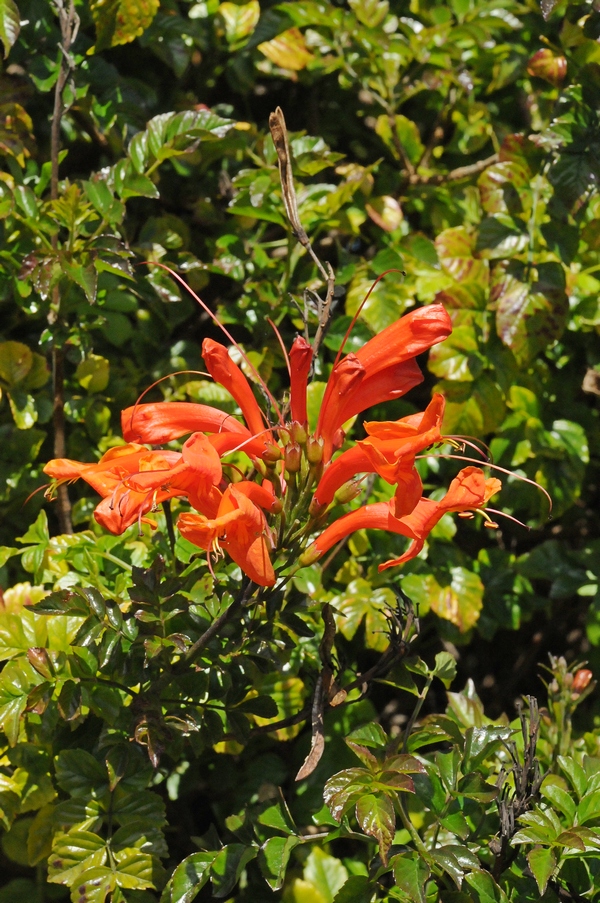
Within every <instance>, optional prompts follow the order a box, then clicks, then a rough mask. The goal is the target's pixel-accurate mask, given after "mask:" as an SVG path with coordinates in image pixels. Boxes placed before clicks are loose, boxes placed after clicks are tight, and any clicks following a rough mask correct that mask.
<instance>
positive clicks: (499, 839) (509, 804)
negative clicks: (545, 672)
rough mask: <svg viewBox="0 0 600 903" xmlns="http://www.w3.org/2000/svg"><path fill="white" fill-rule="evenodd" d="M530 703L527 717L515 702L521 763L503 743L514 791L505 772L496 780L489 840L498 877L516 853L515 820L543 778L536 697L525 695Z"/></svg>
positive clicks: (512, 746) (513, 746) (512, 745)
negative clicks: (494, 829) (495, 828)
mask: <svg viewBox="0 0 600 903" xmlns="http://www.w3.org/2000/svg"><path fill="white" fill-rule="evenodd" d="M527 701H528V703H529V718H527V716H526V715H525V713H524V712H523V710H522V704H521V703H519V704H518V705H517V710H518V713H519V719H520V721H521V733H522V735H523V762H522V763H521V761H520V759H519V756H518V754H517V747H516V744H515V743H514V742H512V741H511V742H508V743H507V742H505V744H504V745H505V746H506V748H507V750H508V752H509V754H510V757H511V759H512V761H513V766H512V769H511V771H512V774H513V779H514V786H515V789H514V792H513V793H512V794H510V791H508V790H507V786H506V784H505V781H506V777H507V774H506V772H505V771H504V770H503V771H502V772H501V773H500V775H499V776H498V781H497V782H496V784H497V786H498V787H501V788H502V792H501V794H500V797H499V799H498V814H499V816H500V831H499V834H498V835H497V836H496V837H494V838H493V839H492V841H491V842H490V850H491V851H492V853H493V854H494V856H495V860H494V865H493V868H492V875H493V877H494V878H495V879H496V880H497V879H498V878H499V877H500V875H501V874H502V872H504V871H505V870H506V869H507V868H508V866H509V865H510V864H511V862H512V861H513V859H514V858H515V857H516V855H517V853H518V849H515V848H512V847H511V845H510V841H511V839H512V837H513V835H514V834H515V832H516V831H517V828H518V825H517V820H518V818H519V816H521V815H523V814H524V813H525V812H527V811H528V809H531V807H532V804H533V802H534V801H535V799H536V798H537V796H538V793H539V789H540V786H541V784H542V781H543V780H544V778H545V777H546V775H545V774H542V772H541V770H540V766H539V762H538V759H537V756H536V746H537V740H538V735H539V729H540V718H539V711H538V704H537V699H536V698H535V696H529V697H527Z"/></svg>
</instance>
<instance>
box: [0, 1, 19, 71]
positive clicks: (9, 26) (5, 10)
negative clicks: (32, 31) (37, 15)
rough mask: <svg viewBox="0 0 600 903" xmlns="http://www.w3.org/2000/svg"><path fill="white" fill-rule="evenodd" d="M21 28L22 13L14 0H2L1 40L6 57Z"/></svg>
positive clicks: (0, 14)
mask: <svg viewBox="0 0 600 903" xmlns="http://www.w3.org/2000/svg"><path fill="white" fill-rule="evenodd" d="M20 30H21V15H20V13H19V9H18V7H17V4H16V3H15V2H14V0H0V41H2V43H3V45H4V59H6V57H7V56H8V52H9V50H10V48H11V47H12V46H13V44H14V43H15V41H16V40H17V38H18V37H19V32H20Z"/></svg>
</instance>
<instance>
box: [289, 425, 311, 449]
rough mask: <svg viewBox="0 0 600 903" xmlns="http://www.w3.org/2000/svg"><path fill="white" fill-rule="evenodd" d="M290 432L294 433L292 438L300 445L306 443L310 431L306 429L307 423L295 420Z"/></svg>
mask: <svg viewBox="0 0 600 903" xmlns="http://www.w3.org/2000/svg"><path fill="white" fill-rule="evenodd" d="M290 432H291V434H292V440H293V441H294V442H297V443H298V445H306V439H307V437H308V431H307V429H306V424H304V423H298V421H297V420H294V422H293V423H292V426H291V429H290Z"/></svg>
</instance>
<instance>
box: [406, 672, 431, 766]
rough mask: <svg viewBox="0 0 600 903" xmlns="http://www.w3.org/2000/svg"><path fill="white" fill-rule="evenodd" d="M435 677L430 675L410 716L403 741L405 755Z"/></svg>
mask: <svg viewBox="0 0 600 903" xmlns="http://www.w3.org/2000/svg"><path fill="white" fill-rule="evenodd" d="M433 677H434V675H433V674H429V675H428V677H427V682H426V684H425V686H424V687H423V689H422V690H421V692H420V693H419V697H418V699H417V704H416V706H415V707H414V710H413V713H412V715H411V716H410V721H409V722H408V724H407V725H406V728H405V730H404V739H403V741H402V752H403V753H405V752H406V751H407V749H408V740H409V737H410V735H411V732H412V729H413V727H414V726H415V721H416V720H417V718H418V717H419V712H420V711H421V709H422V708H423V703H424V702H425V699H426V698H427V694H428V693H429V688H430V686H431V684H432V683H433Z"/></svg>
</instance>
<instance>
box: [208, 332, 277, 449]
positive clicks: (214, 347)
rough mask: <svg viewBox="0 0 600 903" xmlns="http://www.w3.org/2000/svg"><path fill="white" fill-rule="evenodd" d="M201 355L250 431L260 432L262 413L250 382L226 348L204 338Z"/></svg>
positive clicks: (262, 428)
mask: <svg viewBox="0 0 600 903" xmlns="http://www.w3.org/2000/svg"><path fill="white" fill-rule="evenodd" d="M202 357H203V358H204V363H205V364H206V369H207V370H208V372H209V373H210V375H211V376H212V378H213V379H214V380H215V382H217V383H220V384H221V385H222V386H223V387H224V388H225V389H227V391H228V392H229V393H230V394H231V395H232V396H233V397H234V399H235V400H236V401H237V403H238V405H239V406H240V408H241V411H242V414H243V415H244V420H245V421H246V423H247V424H248V429H249V430H250V432H251V433H253V434H254V435H258V434H259V433H262V432H263V431H264V428H265V427H264V417H263V413H262V411H261V409H260V407H259V404H258V402H257V400H256V398H255V397H254V393H253V391H252V388H251V386H250V383H249V382H248V380H247V379H246V377H245V376H244V374H243V373H242V371H241V370H240V368H239V367H238V365H237V364H236V363H235V362H234V361H232V359H231V358H230V357H229V352H228V351H227V348H226V347H225V346H224V345H220V344H219V342H214V341H213V340H212V339H204V341H203V342H202Z"/></svg>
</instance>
